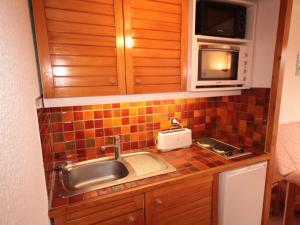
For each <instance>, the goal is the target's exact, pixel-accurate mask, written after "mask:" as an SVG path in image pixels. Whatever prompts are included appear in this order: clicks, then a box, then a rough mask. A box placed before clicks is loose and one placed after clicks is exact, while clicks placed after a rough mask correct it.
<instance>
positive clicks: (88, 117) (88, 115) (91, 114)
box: [83, 111, 94, 120]
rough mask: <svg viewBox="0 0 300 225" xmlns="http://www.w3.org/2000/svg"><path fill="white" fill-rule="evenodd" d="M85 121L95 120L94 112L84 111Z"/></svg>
mask: <svg viewBox="0 0 300 225" xmlns="http://www.w3.org/2000/svg"><path fill="white" fill-rule="evenodd" d="M83 119H84V120H93V119H94V112H93V111H84V112H83Z"/></svg>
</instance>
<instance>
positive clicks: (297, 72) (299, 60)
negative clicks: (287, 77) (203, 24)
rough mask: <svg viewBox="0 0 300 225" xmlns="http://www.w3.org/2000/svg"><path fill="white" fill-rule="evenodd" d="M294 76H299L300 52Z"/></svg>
mask: <svg viewBox="0 0 300 225" xmlns="http://www.w3.org/2000/svg"><path fill="white" fill-rule="evenodd" d="M296 75H300V52H299V53H298V59H297V68H296Z"/></svg>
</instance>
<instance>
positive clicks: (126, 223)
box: [94, 210, 144, 225]
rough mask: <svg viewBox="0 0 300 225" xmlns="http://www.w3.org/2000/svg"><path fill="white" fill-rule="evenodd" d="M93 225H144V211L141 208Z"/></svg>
mask: <svg viewBox="0 0 300 225" xmlns="http://www.w3.org/2000/svg"><path fill="white" fill-rule="evenodd" d="M94 225H144V213H143V211H142V210H140V211H137V212H133V213H130V214H126V215H122V216H119V217H116V218H113V219H111V220H107V221H103V222H101V223H96V224H94Z"/></svg>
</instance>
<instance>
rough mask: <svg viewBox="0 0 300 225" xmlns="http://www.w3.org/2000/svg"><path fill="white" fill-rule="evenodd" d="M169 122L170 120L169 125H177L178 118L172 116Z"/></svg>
mask: <svg viewBox="0 0 300 225" xmlns="http://www.w3.org/2000/svg"><path fill="white" fill-rule="evenodd" d="M170 122H171V125H177V124H178V123H179V120H178V119H177V118H175V117H174V118H172V119H171V121H170Z"/></svg>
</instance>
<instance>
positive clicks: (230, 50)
mask: <svg viewBox="0 0 300 225" xmlns="http://www.w3.org/2000/svg"><path fill="white" fill-rule="evenodd" d="M199 50H205V51H222V52H239V50H237V49H226V48H201V47H200V48H199Z"/></svg>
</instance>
